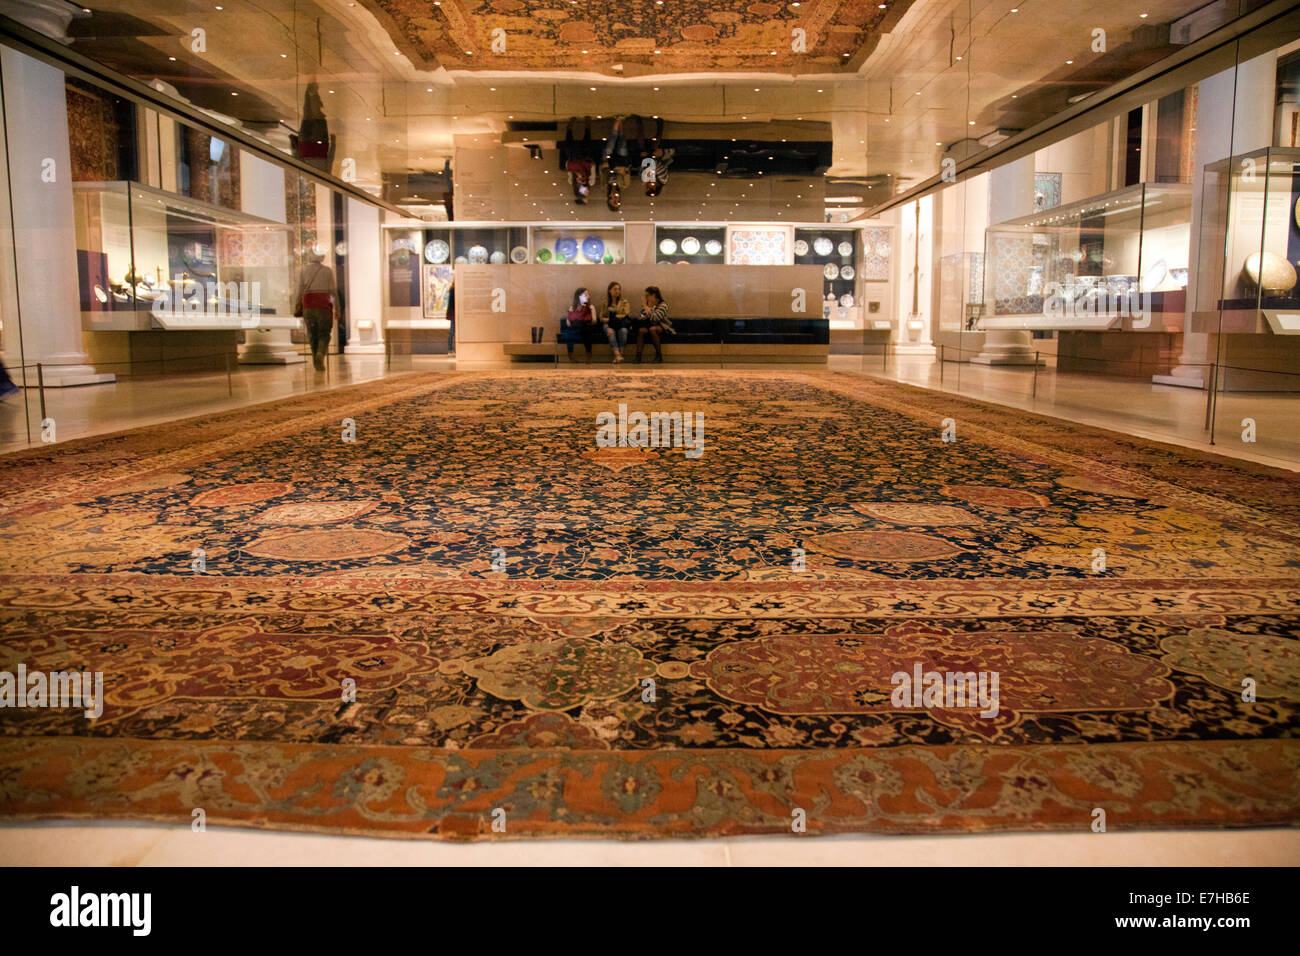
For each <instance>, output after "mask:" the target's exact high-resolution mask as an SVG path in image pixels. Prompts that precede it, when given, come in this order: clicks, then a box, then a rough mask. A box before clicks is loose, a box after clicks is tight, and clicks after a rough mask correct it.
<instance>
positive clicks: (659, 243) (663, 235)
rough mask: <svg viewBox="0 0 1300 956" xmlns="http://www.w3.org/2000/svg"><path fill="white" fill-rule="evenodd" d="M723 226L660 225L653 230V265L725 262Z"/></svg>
mask: <svg viewBox="0 0 1300 956" xmlns="http://www.w3.org/2000/svg"><path fill="white" fill-rule="evenodd" d="M726 253H727V227H726V226H701V225H699V224H698V223H696V224H694V225H671V224H670V225H661V226H656V227H655V262H673V263H677V262H685V263H706V264H707V263H716V264H718V265H721V264H722V263H723V262H724V261H725V260H726Z"/></svg>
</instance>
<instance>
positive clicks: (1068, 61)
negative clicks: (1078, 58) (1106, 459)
mask: <svg viewBox="0 0 1300 956" xmlns="http://www.w3.org/2000/svg"><path fill="white" fill-rule="evenodd" d="M1065 62H1066V63H1067V64H1069V63H1073V62H1074V61H1073V60H1066V61H1065Z"/></svg>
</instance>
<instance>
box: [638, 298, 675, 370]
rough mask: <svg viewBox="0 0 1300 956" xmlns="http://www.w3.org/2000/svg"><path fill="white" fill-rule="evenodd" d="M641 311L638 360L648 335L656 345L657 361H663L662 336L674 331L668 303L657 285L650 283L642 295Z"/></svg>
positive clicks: (639, 317)
mask: <svg viewBox="0 0 1300 956" xmlns="http://www.w3.org/2000/svg"><path fill="white" fill-rule="evenodd" d="M641 304H642V308H641V312H640V313H639V314H638V315H637V319H636V360H637V361H638V362H640V361H641V352H642V351H643V350H644V349H645V340H646V336H647V335H648V336H649V337H650V341H651V342H653V343H654V347H655V361H656V362H663V360H664V352H663V349H662V348H660V347H659V340H660V336H661V335H662V334H663V333H665V332H672V330H673V327H672V325H671V324H670V323H669V321H668V303H667V302H665V301H664V297H663V295H662V293H660V291H659V287H658V286H657V285H648V286H646V287H645V292H643V293H642V295H641Z"/></svg>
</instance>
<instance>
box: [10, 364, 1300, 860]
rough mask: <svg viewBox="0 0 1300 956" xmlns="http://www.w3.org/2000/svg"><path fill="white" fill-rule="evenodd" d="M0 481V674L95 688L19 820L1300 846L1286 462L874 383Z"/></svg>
mask: <svg viewBox="0 0 1300 956" xmlns="http://www.w3.org/2000/svg"><path fill="white" fill-rule="evenodd" d="M620 403H623V404H626V405H628V406H629V408H631V409H640V410H644V411H646V412H650V411H657V410H674V411H683V412H690V413H692V414H694V413H702V414H703V416H704V422H705V427H704V449H703V454H702V455H700V456H699V457H698V458H690V457H687V456H686V455H685V454H683V450H682V449H681V448H672V447H660V448H618V447H612V448H603V447H597V446H596V440H595V436H596V428H597V425H596V416H597V415H598V414H600V413H601V412H604V411H616V410H617V409H618V406H619V404H620ZM345 418H347V419H352V420H353V421H354V422H355V441H349V440H345V438H344V437H343V436H344V432H343V429H342V427H341V422H342V420H343V419H345ZM946 418H953V419H955V420H956V422H957V426H958V434H959V436H960V437H959V440H958V441H957V442H955V443H950V442H944V441H942V440H941V432H942V428H943V426H942V424H941V423H942V421H943V420H944V419H946ZM0 489H3V490H0V631H3V634H4V640H3V642H2V643H0V671H4V672H10V673H16V672H17V670H18V668H19V665H23V666H24V667H25V668H26V671H27V672H28V673H29V674H30V673H35V672H41V673H51V672H55V671H71V670H76V671H81V672H88V673H95V672H98V673H102V675H103V701H102V713H100V714H99V716H98V717H96V718H94V719H88V718H87V717H85V716H84V715H83V713H82V712H81V710H78V709H74V708H71V707H22V708H14V707H6V708H4V709H0V819H9V820H17V819H42V818H55V817H65V818H78V817H80V818H122V819H147V820H167V821H174V822H176V823H178V824H181V825H184V824H188V822H189V821H190V819H191V812H192V811H193V810H194V809H195V808H202V809H203V810H204V812H205V814H206V817H207V821H208V822H209V823H212V824H240V825H252V826H264V827H272V828H280V829H300V830H317V831H325V832H339V833H361V834H371V835H389V836H434V837H441V838H449V839H476V838H482V839H500V838H502V837H503V836H504V837H507V838H508V837H566V836H576V837H602V836H603V837H613V838H623V839H638V838H649V837H667V836H676V837H684V836H717V835H728V834H758V833H769V834H783V833H784V834H789V833H791V821H792V814H793V813H794V811H796V810H797V809H802V810H803V811H804V813H805V814H806V820H807V832H809V833H834V832H853V831H873V832H896V833H918V832H969V831H987V830H1016V829H1019V830H1038V829H1053V830H1079V831H1081V832H1086V831H1087V829H1088V828H1090V826H1091V824H1092V823H1093V820H1094V814H1093V811H1094V810H1095V809H1096V808H1102V809H1104V810H1105V811H1106V823H1107V828H1108V829H1136V828H1171V827H1205V826H1270V825H1296V824H1297V822H1300V743H1298V742H1297V736H1300V495H1298V494H1297V493H1298V492H1300V478H1298V477H1297V476H1296V475H1293V474H1290V473H1287V472H1282V471H1277V470H1273V469H1268V468H1265V467H1263V466H1257V465H1252V464H1249V463H1242V462H1234V461H1230V460H1227V459H1222V458H1217V457H1214V456H1209V455H1203V454H1200V453H1197V452H1191V451H1187V450H1182V449H1175V448H1171V447H1168V446H1162V445H1159V444H1156V443H1151V442H1145V441H1141V440H1138V439H1134V438H1129V437H1126V436H1119V435H1115V434H1113V433H1107V432H1104V431H1101V430H1098V429H1092V428H1088V427H1085V426H1078V425H1072V424H1068V423H1065V422H1061V421H1058V420H1054V419H1048V418H1043V417H1038V416H1032V415H1028V414H1026V413H1022V412H1018V411H1015V410H1012V409H1006V408H997V407H992V406H985V405H981V404H978V403H975V402H971V401H967V400H963V399H958V398H955V397H953V396H947V395H939V394H935V393H929V392H924V391H921V390H917V389H911V388H908V387H905V386H900V385H894V384H889V383H884V382H879V381H874V380H870V379H864V378H860V377H855V376H847V375H838V374H829V373H795V372H776V373H758V372H739V371H737V372H719V371H709V372H676V371H663V372H656V373H655V374H652V375H646V374H642V373H637V372H620V371H607V370H602V371H599V372H591V373H587V372H583V371H575V372H573V373H572V374H566V375H564V376H563V377H559V376H557V375H556V374H555V373H547V372H544V373H529V372H513V371H512V372H501V373H470V372H466V373H454V374H440V375H423V376H409V377H404V378H399V379H392V380H388V381H386V382H380V383H372V384H369V385H363V386H357V387H354V388H349V389H342V390H339V391H336V392H330V393H326V394H324V395H314V396H311V397H310V399H306V398H304V399H296V400H290V401H286V402H281V403H278V404H276V405H272V406H257V407H254V408H251V409H243V410H241V411H239V412H237V413H230V414H225V415H214V416H207V417H204V418H199V419H194V420H191V421H187V422H185V423H183V424H182V425H179V426H178V425H176V424H172V425H168V426H163V427H158V428H148V429H140V430H136V431H132V432H127V433H123V434H120V435H115V436H109V437H106V438H101V439H87V440H84V441H77V442H68V443H65V444H61V445H54V446H51V447H47V448H42V449H39V450H33V451H30V452H25V453H22V454H18V455H11V456H7V457H5V458H0ZM200 555H201V560H200V558H199V557H198V556H200ZM1099 555H1100V557H1099ZM899 672H903V673H906V674H909V675H910V674H913V673H915V674H917V675H918V677H919V675H922V674H926V673H935V672H937V673H939V674H948V675H952V674H959V675H961V674H965V675H969V676H970V677H971V678H972V679H973V678H974V677H975V676H976V675H977V674H978V675H993V676H995V677H996V679H997V684H996V686H997V688H998V700H997V706H996V707H995V708H991V709H986V710H985V711H984V712H982V710H981V707H980V706H972V704H973V702H972V701H966V700H963V699H959V700H957V701H953V700H951V699H944V700H941V701H937V702H936V701H929V700H926V701H922V700H921V698H920V696H919V691H918V696H917V698H916V699H907V700H903V701H900V700H899V699H897V696H896V687H895V684H896V680H895V676H896V675H897V674H898V673H899ZM1243 682H1247V683H1248V685H1249V688H1250V690H1251V691H1253V695H1252V694H1251V693H1243V687H1244V686H1245V685H1244V684H1243ZM972 686H973V685H972ZM1250 696H1253V697H1254V699H1253V700H1248V699H1245V698H1248V697H1250ZM497 810H503V811H504V820H505V827H506V829H505V832H504V834H502V833H500V832H494V830H493V821H494V819H496V818H499V814H494V811H497Z"/></svg>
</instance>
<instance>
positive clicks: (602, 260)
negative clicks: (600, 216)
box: [531, 223, 627, 265]
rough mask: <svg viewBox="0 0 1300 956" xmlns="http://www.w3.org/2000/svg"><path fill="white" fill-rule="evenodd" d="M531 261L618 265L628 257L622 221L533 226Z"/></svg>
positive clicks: (562, 263) (557, 263)
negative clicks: (604, 223)
mask: <svg viewBox="0 0 1300 956" xmlns="http://www.w3.org/2000/svg"><path fill="white" fill-rule="evenodd" d="M531 235H532V249H533V252H532V259H531V261H532V262H537V263H541V264H542V265H598V264H604V265H618V264H621V263H623V262H625V261H627V253H626V246H625V234H624V229H623V226H622V224H619V225H616V226H610V225H586V224H582V223H577V224H573V225H563V226H533V227H532V229H531Z"/></svg>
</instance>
